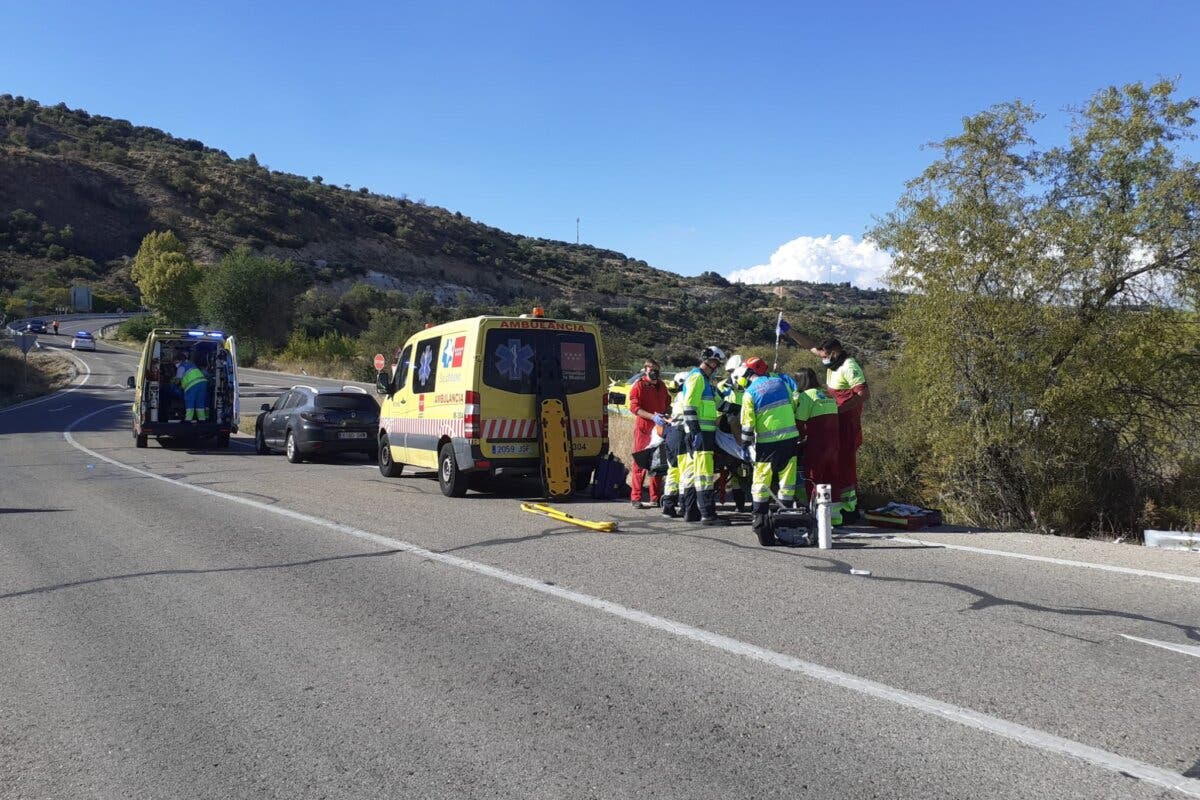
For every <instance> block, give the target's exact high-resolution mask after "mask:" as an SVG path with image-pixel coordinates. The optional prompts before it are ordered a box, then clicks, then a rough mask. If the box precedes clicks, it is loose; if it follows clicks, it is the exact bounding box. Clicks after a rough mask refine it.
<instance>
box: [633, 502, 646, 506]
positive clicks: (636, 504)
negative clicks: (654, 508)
mask: <svg viewBox="0 0 1200 800" xmlns="http://www.w3.org/2000/svg"><path fill="white" fill-rule="evenodd" d="M633 507H634V508H646V504H645V503H643V502H642V501H641V500H634V501H633Z"/></svg>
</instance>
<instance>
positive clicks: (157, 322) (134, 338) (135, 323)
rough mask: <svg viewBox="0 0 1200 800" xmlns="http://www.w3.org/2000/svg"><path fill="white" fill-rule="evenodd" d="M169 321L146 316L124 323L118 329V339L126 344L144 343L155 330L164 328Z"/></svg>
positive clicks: (150, 315) (152, 315) (153, 315)
mask: <svg viewBox="0 0 1200 800" xmlns="http://www.w3.org/2000/svg"><path fill="white" fill-rule="evenodd" d="M166 325H167V321H166V320H165V319H163V318H162V317H160V316H157V315H155V314H144V315H142V316H139V317H133V318H132V319H127V320H125V321H124V322H122V323H121V324H120V325H119V326H118V327H117V338H118V339H121V340H123V341H126V342H144V341H146V337H147V336H149V335H150V331H152V330H154V329H155V328H164V327H166Z"/></svg>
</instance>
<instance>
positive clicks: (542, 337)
mask: <svg viewBox="0 0 1200 800" xmlns="http://www.w3.org/2000/svg"><path fill="white" fill-rule="evenodd" d="M546 356H550V357H552V358H554V359H556V360H557V361H558V363H559V364H560V365H561V368H562V377H563V388H564V389H565V390H566V392H567V394H577V393H579V392H586V391H590V390H592V389H595V388H596V387H598V386H599V385H600V364H599V359H598V358H597V355H596V337H595V335H593V334H591V333H586V332H577V331H553V330H551V331H547V330H522V329H511V328H494V329H492V330H490V331H488V333H487V339H486V340H485V346H484V361H483V382H484V383H486V384H487V385H488V386H491V387H493V388H495V389H500V390H502V391H505V392H515V393H517V394H533V393H534V390H535V388H536V385H537V365H538V361H539V360H540V359H541V358H544V357H546Z"/></svg>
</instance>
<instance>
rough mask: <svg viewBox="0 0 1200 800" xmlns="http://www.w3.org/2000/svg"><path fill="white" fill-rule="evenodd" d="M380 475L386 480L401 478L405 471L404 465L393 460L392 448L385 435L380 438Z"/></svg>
mask: <svg viewBox="0 0 1200 800" xmlns="http://www.w3.org/2000/svg"><path fill="white" fill-rule="evenodd" d="M377 463H378V464H379V473H380V474H381V475H383V477H385V478H399V477H400V473H401V472H403V471H404V465H403V464H400V463H398V462H396V461H393V460H392V446H391V445H390V444H388V437H387V434H386V433H385V434H384V435H383V436H380V437H379V453H378V458H377Z"/></svg>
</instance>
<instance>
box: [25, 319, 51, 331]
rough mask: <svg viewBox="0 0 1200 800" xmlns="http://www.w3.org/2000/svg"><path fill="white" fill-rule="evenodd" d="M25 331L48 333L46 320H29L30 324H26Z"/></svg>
mask: <svg viewBox="0 0 1200 800" xmlns="http://www.w3.org/2000/svg"><path fill="white" fill-rule="evenodd" d="M25 330H26V331H28V332H29V333H45V332H46V320H44V319H31V320H29V322H26V323H25Z"/></svg>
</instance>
